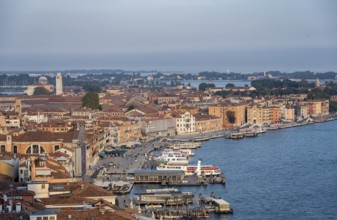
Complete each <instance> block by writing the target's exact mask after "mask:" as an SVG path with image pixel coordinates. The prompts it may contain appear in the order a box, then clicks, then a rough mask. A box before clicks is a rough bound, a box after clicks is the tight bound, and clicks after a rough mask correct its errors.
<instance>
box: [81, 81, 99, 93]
mask: <svg viewBox="0 0 337 220" xmlns="http://www.w3.org/2000/svg"><path fill="white" fill-rule="evenodd" d="M82 88H83V90H84V91H86V92H96V93H98V92H101V91H102V89H101V87H100V86H99V85H97V84H94V83H90V84H85V85H83V87H82Z"/></svg>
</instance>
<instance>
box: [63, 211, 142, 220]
mask: <svg viewBox="0 0 337 220" xmlns="http://www.w3.org/2000/svg"><path fill="white" fill-rule="evenodd" d="M69 215H71V219H75V220H84V219H95V220H98V219H99V220H133V219H136V218H135V217H133V216H132V215H131V214H130V213H127V212H121V211H108V210H105V211H104V212H101V211H100V209H99V208H93V209H87V210H74V209H62V210H61V211H59V212H57V219H58V220H68V219H69V218H68V216H69Z"/></svg>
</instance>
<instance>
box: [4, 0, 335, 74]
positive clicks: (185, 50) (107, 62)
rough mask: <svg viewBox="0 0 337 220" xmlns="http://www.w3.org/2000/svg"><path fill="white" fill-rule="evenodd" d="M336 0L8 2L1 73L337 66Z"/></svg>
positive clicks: (290, 69)
mask: <svg viewBox="0 0 337 220" xmlns="http://www.w3.org/2000/svg"><path fill="white" fill-rule="evenodd" d="M336 10H337V1H336V0H278V1H277V0H274V1H272V0H95V1H94V0H92V1H88V0H48V1H46V0H30V1H17V0H1V1H0V70H63V69H78V68H81V69H82V68H86V69H89V68H92V69H93V68H96V69H97V68H99V69H103V68H122V69H147V70H151V69H157V70H162V71H165V70H183V71H193V72H198V71H203V70H217V71H226V70H227V69H229V70H230V71H237V72H240V71H241V72H253V71H264V70H281V71H294V70H313V71H328V70H333V71H337V13H336Z"/></svg>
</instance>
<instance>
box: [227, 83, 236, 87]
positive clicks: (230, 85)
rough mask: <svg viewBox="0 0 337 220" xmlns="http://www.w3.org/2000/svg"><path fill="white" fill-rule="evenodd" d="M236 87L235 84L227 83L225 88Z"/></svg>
mask: <svg viewBox="0 0 337 220" xmlns="http://www.w3.org/2000/svg"><path fill="white" fill-rule="evenodd" d="M233 87H235V85H234V84H233V83H227V84H226V86H225V88H233Z"/></svg>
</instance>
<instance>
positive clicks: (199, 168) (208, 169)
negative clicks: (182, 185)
mask: <svg viewBox="0 0 337 220" xmlns="http://www.w3.org/2000/svg"><path fill="white" fill-rule="evenodd" d="M157 170H182V171H184V172H185V175H187V176H190V175H193V174H197V175H198V176H202V175H203V176H218V175H220V174H221V170H220V168H219V167H217V166H213V165H201V161H200V160H199V161H198V165H181V164H166V163H161V164H160V165H159V166H157Z"/></svg>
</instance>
